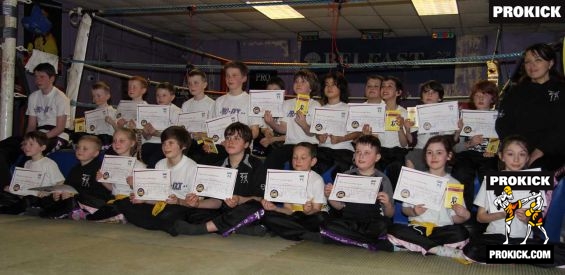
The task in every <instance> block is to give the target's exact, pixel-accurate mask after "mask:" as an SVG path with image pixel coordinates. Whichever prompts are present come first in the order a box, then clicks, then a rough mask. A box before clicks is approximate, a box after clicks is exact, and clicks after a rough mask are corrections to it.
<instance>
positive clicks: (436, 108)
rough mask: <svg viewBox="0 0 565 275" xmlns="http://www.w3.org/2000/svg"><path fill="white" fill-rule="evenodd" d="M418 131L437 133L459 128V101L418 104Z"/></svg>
mask: <svg viewBox="0 0 565 275" xmlns="http://www.w3.org/2000/svg"><path fill="white" fill-rule="evenodd" d="M416 109H417V111H418V114H417V118H418V126H419V128H418V133H421V134H424V133H435V132H444V131H453V130H457V129H458V128H459V127H457V122H458V121H459V109H458V105H457V101H448V102H442V103H434V104H424V105H418V106H416Z"/></svg>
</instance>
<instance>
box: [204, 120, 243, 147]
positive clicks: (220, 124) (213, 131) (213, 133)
mask: <svg viewBox="0 0 565 275" xmlns="http://www.w3.org/2000/svg"><path fill="white" fill-rule="evenodd" d="M234 122H237V115H227V116H221V117H217V118H211V119H208V120H206V133H207V134H208V137H209V138H211V139H212V140H214V143H215V144H220V143H222V141H224V139H225V138H224V131H225V130H226V128H227V127H228V126H229V125H230V124H232V123H234Z"/></svg>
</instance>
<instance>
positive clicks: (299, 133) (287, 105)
mask: <svg viewBox="0 0 565 275" xmlns="http://www.w3.org/2000/svg"><path fill="white" fill-rule="evenodd" d="M295 106H296V98H293V99H287V100H285V101H284V102H283V111H284V113H285V117H283V118H282V121H284V122H285V123H286V139H285V141H284V144H297V143H300V142H310V143H312V144H318V139H316V136H315V135H314V136H308V135H307V134H306V133H304V130H302V128H300V126H299V125H298V123H296V121H294V118H295V117H296V114H295V113H294V107H295ZM316 107H320V103H319V102H318V101H316V100H313V99H310V101H309V103H308V114H307V115H306V122H308V124H311V123H312V119H314V108H316Z"/></svg>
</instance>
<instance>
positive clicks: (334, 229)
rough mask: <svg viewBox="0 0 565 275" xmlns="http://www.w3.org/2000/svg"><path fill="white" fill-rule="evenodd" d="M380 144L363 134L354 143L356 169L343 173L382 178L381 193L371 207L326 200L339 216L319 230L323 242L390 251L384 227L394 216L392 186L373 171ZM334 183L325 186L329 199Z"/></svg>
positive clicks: (378, 155) (384, 177)
mask: <svg viewBox="0 0 565 275" xmlns="http://www.w3.org/2000/svg"><path fill="white" fill-rule="evenodd" d="M380 149H381V143H380V142H379V139H378V138H377V137H375V136H372V135H364V136H361V137H359V138H358V139H357V141H356V143H355V165H356V166H357V167H356V168H354V169H352V170H349V171H347V172H346V174H350V175H359V176H367V177H381V178H382V181H381V186H380V190H379V192H378V194H377V197H376V198H375V203H374V204H361V203H351V202H342V201H334V200H329V204H330V205H331V206H332V208H334V209H336V210H337V211H339V212H340V213H341V216H339V217H332V218H329V219H328V221H327V222H326V224H325V225H324V226H323V227H322V229H321V231H320V232H321V234H322V235H323V236H324V238H325V239H328V240H333V241H335V242H339V243H343V244H347V245H354V246H360V247H364V248H367V249H369V250H385V251H392V250H393V246H392V245H391V244H390V242H389V241H388V240H387V239H386V233H387V227H388V226H389V225H390V224H391V217H392V216H393V215H394V204H393V201H392V194H393V190H392V186H391V184H390V181H389V179H388V177H387V176H386V175H385V174H384V173H382V172H381V171H379V170H377V169H376V168H375V164H376V163H377V162H378V161H379V159H380V158H381V155H380ZM332 189H333V184H328V185H326V187H325V190H324V191H325V195H326V197H329V196H330V194H331V191H332Z"/></svg>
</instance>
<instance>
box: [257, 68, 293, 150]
mask: <svg viewBox="0 0 565 275" xmlns="http://www.w3.org/2000/svg"><path fill="white" fill-rule="evenodd" d="M284 89H285V85H284V81H283V80H282V78H280V77H278V76H272V77H271V78H270V79H269V81H268V82H267V90H283V91H284ZM265 112H269V114H270V110H265ZM271 117H272V116H271ZM281 119H282V118H274V122H275V123H277V124H278V123H280V122H279V121H280V120H281ZM285 139H286V136H285V135H284V134H281V133H279V132H276V131H273V129H272V128H271V127H270V126H269V125H268V124H267V123H264V124H263V126H261V133H260V134H259V136H258V137H257V138H256V139H254V140H253V155H255V156H267V155H269V154H270V153H271V152H272V151H273V149H274V148H280V147H281V146H282V145H283V143H284V140H285Z"/></svg>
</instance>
